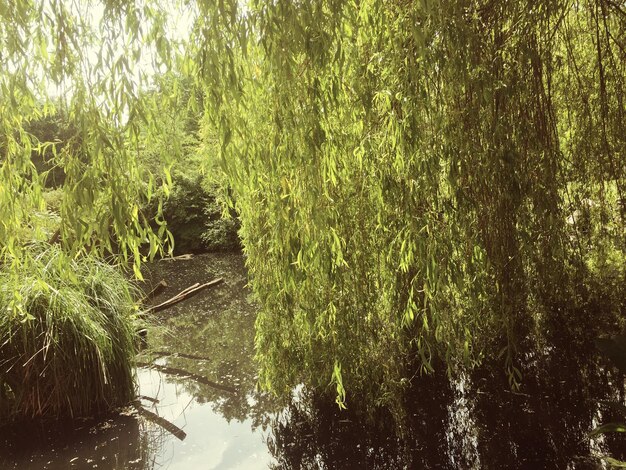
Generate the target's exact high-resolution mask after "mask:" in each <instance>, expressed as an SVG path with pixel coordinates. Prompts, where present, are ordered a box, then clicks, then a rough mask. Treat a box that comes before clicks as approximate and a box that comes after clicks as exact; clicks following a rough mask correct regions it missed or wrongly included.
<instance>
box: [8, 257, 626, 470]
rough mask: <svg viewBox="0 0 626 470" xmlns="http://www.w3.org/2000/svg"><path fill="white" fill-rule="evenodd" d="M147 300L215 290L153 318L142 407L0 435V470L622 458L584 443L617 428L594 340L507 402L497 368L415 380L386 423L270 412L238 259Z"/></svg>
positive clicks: (550, 364)
mask: <svg viewBox="0 0 626 470" xmlns="http://www.w3.org/2000/svg"><path fill="white" fill-rule="evenodd" d="M151 276H152V279H153V280H154V281H155V282H158V281H159V280H161V279H164V280H166V281H167V283H168V284H169V287H168V288H167V290H166V291H165V292H164V293H163V294H161V295H160V297H158V298H157V299H155V303H158V302H160V301H162V300H164V299H166V298H168V297H171V296H172V295H174V294H176V293H178V292H180V291H181V290H183V289H184V288H186V287H188V286H189V285H191V284H194V283H196V282H200V283H202V282H206V281H209V280H212V279H215V278H218V277H222V278H223V279H224V282H223V283H222V284H220V285H218V286H215V287H212V288H209V289H207V290H205V291H203V292H201V293H200V294H198V295H196V296H194V297H193V298H190V299H188V300H186V301H184V302H181V303H179V304H177V305H175V306H173V307H171V308H169V309H167V310H165V311H163V312H160V313H157V314H154V316H155V319H156V320H158V321H157V322H156V323H157V324H158V325H159V326H157V327H153V328H151V329H150V332H149V335H148V343H149V348H148V350H147V351H145V352H143V353H142V355H141V356H140V357H139V358H138V360H139V362H140V363H141V364H143V365H142V366H140V367H139V368H138V371H137V376H138V383H139V394H140V402H139V403H140V406H139V410H140V411H137V409H136V408H129V409H128V410H125V411H124V412H122V413H121V414H119V415H116V416H112V417H109V418H108V419H105V420H100V421H89V420H85V421H79V422H74V423H71V424H65V425H64V426H63V427H59V426H57V427H55V428H53V429H52V428H49V427H42V426H33V427H28V428H22V427H20V428H18V429H15V427H14V428H10V429H7V428H0V446H1V447H0V469H5V468H14V469H66V468H85V469H91V468H98V469H141V470H143V469H146V470H148V469H150V470H152V469H265V468H273V469H294V470H295V469H318V468H319V469H345V468H355V469H395V468H407V469H413V468H438V469H439V468H440V469H457V468H463V469H465V468H467V469H474V468H475V469H479V468H486V469H491V468H493V469H500V468H521V469H525V468H528V469H543V468H555V469H567V468H572V469H574V468H576V469H578V468H606V466H605V465H604V464H603V463H602V460H601V459H600V457H602V456H605V455H611V456H613V457H616V458H626V442H625V441H624V439H623V435H622V434H615V435H611V434H608V435H604V436H597V437H594V438H590V437H589V436H588V433H589V432H590V431H591V430H592V429H593V428H594V427H595V426H596V425H598V424H600V423H606V422H611V421H619V420H626V408H625V407H624V396H623V395H624V393H623V378H622V377H621V376H618V375H617V374H613V373H611V372H610V370H611V369H610V368H609V367H607V366H606V362H605V361H604V360H603V359H601V358H600V357H598V355H597V353H596V352H595V349H594V347H593V342H592V341H590V340H589V341H587V340H580V339H577V338H573V337H566V338H563V337H562V336H566V335H560V334H556V335H553V337H554V338H560V339H559V341H556V340H554V341H552V342H548V343H547V345H546V346H545V348H543V349H542V352H541V353H534V354H531V355H529V356H528V358H527V362H528V367H527V372H526V375H525V378H524V386H523V388H522V389H521V391H520V392H519V393H513V392H512V391H511V389H510V387H509V386H508V383H507V381H506V377H505V376H504V374H503V372H502V366H501V364H497V365H494V366H492V367H489V366H485V367H482V368H480V369H478V370H476V371H473V372H472V373H471V374H459V375H458V376H457V377H456V378H455V379H454V380H450V379H449V378H448V377H447V375H446V374H444V373H439V374H434V375H430V376H423V377H417V378H416V379H415V380H413V381H412V382H411V387H410V388H409V390H407V393H406V395H405V396H404V397H403V398H402V402H403V408H404V415H405V418H404V419H403V420H402V422H401V424H400V425H399V426H398V425H397V424H394V422H393V420H391V419H390V416H389V415H388V413H386V412H384V411H382V410H381V411H379V412H377V414H376V416H375V419H373V420H371V419H366V418H364V417H363V414H362V413H360V412H359V410H358V403H352V404H349V405H350V406H349V409H348V410H346V411H340V410H339V409H338V408H337V406H336V405H335V404H334V403H333V401H332V399H330V400H329V399H328V397H326V398H323V397H321V396H318V395H316V394H313V393H308V392H306V391H305V390H304V389H303V388H302V387H297V388H296V390H294V394H293V397H292V399H291V401H290V402H289V401H288V402H286V403H285V402H283V403H281V402H278V401H277V400H275V399H273V398H272V397H270V396H268V395H267V394H264V393H262V392H260V391H258V390H256V380H257V375H256V373H257V372H256V366H255V364H254V363H253V359H252V358H253V354H254V351H253V348H254V320H255V315H256V308H255V305H254V303H253V302H252V300H251V298H250V293H249V291H248V290H247V288H246V273H245V269H244V266H243V260H242V258H241V255H238V254H207V255H199V256H196V257H194V258H193V259H191V260H188V261H161V262H158V263H156V264H155V265H154V267H153V268H152V270H151Z"/></svg>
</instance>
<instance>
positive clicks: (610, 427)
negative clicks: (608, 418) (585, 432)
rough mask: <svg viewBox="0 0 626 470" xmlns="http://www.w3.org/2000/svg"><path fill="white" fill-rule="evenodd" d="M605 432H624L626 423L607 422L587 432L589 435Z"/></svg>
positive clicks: (593, 435)
mask: <svg viewBox="0 0 626 470" xmlns="http://www.w3.org/2000/svg"><path fill="white" fill-rule="evenodd" d="M607 432H626V424H623V423H607V424H603V425H602V426H598V427H597V428H595V429H594V430H593V431H591V432H590V433H589V437H595V436H597V435H599V434H604V433H607Z"/></svg>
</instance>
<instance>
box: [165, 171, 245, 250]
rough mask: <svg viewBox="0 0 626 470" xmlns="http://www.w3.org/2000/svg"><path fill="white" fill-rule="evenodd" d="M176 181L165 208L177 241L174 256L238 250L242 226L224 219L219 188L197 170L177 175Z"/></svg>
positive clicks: (226, 218)
mask: <svg viewBox="0 0 626 470" xmlns="http://www.w3.org/2000/svg"><path fill="white" fill-rule="evenodd" d="M180 166H181V167H182V166H184V165H180ZM172 179H173V185H172V191H171V193H170V196H169V198H168V199H167V200H166V202H165V203H164V204H163V218H164V219H165V221H166V222H167V228H168V230H169V231H170V232H171V233H172V236H173V237H174V252H175V253H176V254H182V253H200V252H206V251H226V250H235V249H238V248H239V237H238V236H237V230H238V228H239V222H238V220H237V219H236V218H235V217H223V210H222V207H221V205H220V203H219V202H218V200H217V199H216V192H217V190H216V188H215V187H214V186H212V185H210V184H207V183H206V181H205V177H204V176H203V175H202V173H201V172H199V171H198V170H197V167H192V168H191V169H189V170H187V171H182V170H181V171H174V172H173V175H172Z"/></svg>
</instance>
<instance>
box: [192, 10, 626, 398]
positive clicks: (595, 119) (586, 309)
mask: <svg viewBox="0 0 626 470" xmlns="http://www.w3.org/2000/svg"><path fill="white" fill-rule="evenodd" d="M194 31H195V40H194V41H193V42H192V46H190V48H189V49H188V51H187V54H188V55H187V59H186V62H185V66H186V68H187V70H189V71H190V73H191V74H192V75H194V76H195V77H196V78H197V81H198V83H199V84H201V85H203V86H204V87H205V90H206V96H207V100H206V105H207V120H206V122H207V124H206V125H205V131H206V132H205V133H206V135H207V138H208V139H213V140H214V139H216V138H217V140H218V141H219V145H220V146H221V151H220V158H219V161H218V163H219V165H220V167H221V169H222V171H223V174H225V175H226V178H227V181H228V183H229V185H230V193H229V194H230V195H231V196H232V198H231V199H232V201H234V202H233V203H234V204H235V205H236V207H237V209H238V211H239V214H240V216H241V222H242V229H241V235H242V238H243V244H244V246H245V251H246V254H247V257H248V265H249V268H250V272H251V276H252V279H253V285H254V288H255V290H256V293H257V294H258V296H259V298H260V300H261V304H262V311H261V313H260V315H259V317H258V320H257V337H256V346H257V354H258V358H259V360H260V364H261V367H262V374H261V382H262V383H263V384H264V385H265V386H267V387H269V388H271V389H274V390H276V391H284V390H288V389H289V388H290V387H292V386H293V385H295V384H297V383H299V382H304V383H306V384H312V385H317V386H321V387H326V386H327V385H328V384H329V382H330V383H331V384H333V385H334V387H336V392H337V400H338V402H339V403H340V404H343V402H344V400H345V398H346V395H345V393H346V389H348V390H350V391H353V392H354V393H355V394H356V393H361V392H365V393H370V394H373V395H374V396H375V397H376V398H379V399H383V400H384V398H385V396H387V395H388V394H390V393H393V392H394V391H395V390H397V387H398V386H401V385H402V383H404V382H406V381H407V380H409V379H411V376H412V375H413V374H414V373H418V372H419V371H420V370H421V371H430V370H432V369H433V367H434V366H435V365H437V364H440V363H443V364H446V365H447V367H449V368H454V367H455V366H456V365H457V364H475V363H476V362H479V361H481V360H482V359H483V358H484V357H485V356H489V357H497V358H500V359H501V360H502V362H503V364H504V366H505V368H506V370H507V372H508V376H509V380H510V381H511V384H512V385H513V386H516V385H518V384H519V381H520V380H521V374H520V370H519V367H518V365H517V364H518V362H517V360H516V357H518V356H519V353H521V352H525V351H527V350H528V348H530V347H531V343H532V340H531V338H532V335H531V333H532V332H533V331H536V330H538V329H539V330H541V329H545V328H554V327H555V325H559V324H561V325H562V326H563V328H566V327H567V326H568V325H570V326H571V324H576V323H577V322H578V323H580V325H582V324H584V322H585V321H587V322H588V321H589V318H590V317H591V318H593V316H594V315H600V313H601V312H598V311H595V310H594V308H595V307H594V306H593V305H592V302H591V299H592V298H594V295H595V296H596V297H595V298H597V297H602V296H603V295H604V294H607V296H608V300H607V301H605V302H604V303H603V308H605V309H606V310H608V311H610V312H611V313H618V312H621V313H623V309H624V301H623V299H624V290H623V285H624V284H623V280H624V267H623V262H624V247H625V246H626V244H625V241H626V240H625V238H624V195H623V185H624V168H626V165H625V163H626V162H625V158H626V157H625V150H626V149H625V138H626V132H625V131H626V129H625V128H624V126H625V125H626V124H625V121H624V119H623V117H624V102H623V99H624V98H623V96H624V94H623V91H624V89H623V87H624V80H625V78H626V73H625V72H626V68H625V67H626V7H625V6H624V5H622V4H621V3H620V2H615V1H613V0H590V1H581V2H576V1H575V2H570V1H562V0H546V1H539V2H537V1H532V2H506V1H498V0H495V1H493V0H492V1H453V0H450V1H448V0H440V1H436V0H435V1H426V0H424V1H417V2H405V1H397V0H394V1H391V0H363V1H358V2H357V1H339V0H334V1H333V0H325V1H321V0H320V1H311V2H291V1H280V0H279V1H268V2H265V1H252V2H250V3H249V4H248V5H246V7H245V8H242V6H241V5H240V3H239V2H226V1H225V2H218V3H213V2H199V15H198V20H197V22H196V25H195V30H194ZM194 44H195V49H194V46H193V45H194ZM585 205H586V206H585ZM592 205H593V206H594V209H593V211H592V210H590V209H589V207H590V206H592ZM583 206H585V207H587V209H585V207H583ZM583 211H586V213H587V215H588V216H589V218H592V219H594V222H593V223H591V224H588V228H589V227H591V228H589V229H584V228H583V227H582V225H583V224H582V223H580V219H581V217H580V214H581V213H582V212H583ZM589 214H592V215H589ZM568 217H569V219H568ZM568 221H569V223H568ZM603 276H605V277H606V278H603ZM598 279H604V281H607V279H608V282H610V283H611V284H610V286H611V287H609V289H607V290H605V291H603V293H601V294H598V293H597V292H593V290H594V289H596V288H598V285H600V284H601V282H600V281H598ZM594 280H595V281H594ZM604 281H602V282H604ZM605 300H606V299H605ZM580 325H579V326H580ZM380 384H382V385H380Z"/></svg>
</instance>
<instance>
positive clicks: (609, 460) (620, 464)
mask: <svg viewBox="0 0 626 470" xmlns="http://www.w3.org/2000/svg"><path fill="white" fill-rule="evenodd" d="M603 460H604V461H605V462H606V463H608V464H609V465H610V466H611V467H613V468H626V462H622V461H621V460H617V459H614V458H611V457H605V458H604V459H603Z"/></svg>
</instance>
